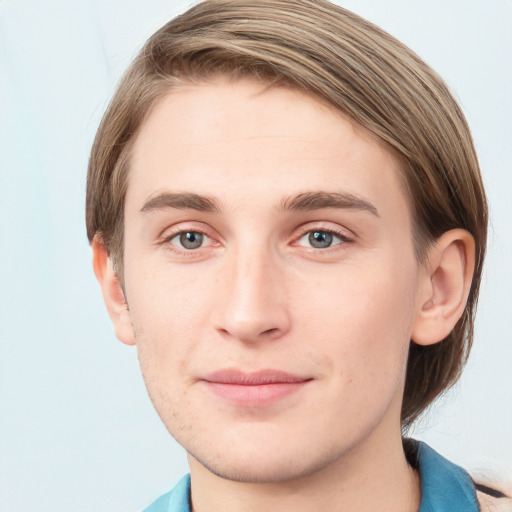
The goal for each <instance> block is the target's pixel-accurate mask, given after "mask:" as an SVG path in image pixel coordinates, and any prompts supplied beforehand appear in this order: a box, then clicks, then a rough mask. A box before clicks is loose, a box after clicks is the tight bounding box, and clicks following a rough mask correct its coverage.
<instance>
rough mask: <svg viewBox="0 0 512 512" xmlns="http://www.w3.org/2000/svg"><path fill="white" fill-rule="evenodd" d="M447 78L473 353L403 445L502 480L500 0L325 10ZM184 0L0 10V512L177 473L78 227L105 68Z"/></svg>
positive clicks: (507, 332)
mask: <svg viewBox="0 0 512 512" xmlns="http://www.w3.org/2000/svg"><path fill="white" fill-rule="evenodd" d="M340 3H341V4H342V5H344V6H345V7H347V8H349V9H352V10H354V11H355V12H358V13H359V14H361V15H363V16H365V17H367V18H368V19H370V20H371V21H374V22H376V23H377V24H379V25H381V26H382V27H383V28H385V29H386V30H388V31H389V32H391V33H392V34H393V35H395V36H397V37H398V38H399V39H401V40H403V41H404V42H405V43H406V44H408V45H409V46H411V47H412V48H413V49H414V50H416V51H417V52H418V53H419V54H420V56H422V57H423V58H424V59H425V60H427V62H429V63H430V64H431V65H432V66H433V67H434V68H435V69H436V70H437V71H439V72H440V74H441V75H442V76H444V77H445V79H446V80H447V81H448V83H449V84H450V86H451V87H452V88H453V90H454V91H455V93H456V95H457V97H458V98H459V99H460V102H461V104H462V107H463V109H464V111H465V113H466V115H467V117H468V120H469V123H470V125H471V126H472V128H473V134H474V138H475V141H476V145H477V148H478V151H479V155H480V159H481V164H482V170H483V174H484V180H485V182H486V185H487V190H488V194H489V200H490V205H491V219H492V227H491V232H490V248H489V256H488V260H487V270H486V274H485V279H484V284H483V289H482V295H481V302H480V311H479V316H478V324H477V330H476V343H475V346H474V350H473V354H472V357H471V360H470V363H469V365H468V368H467V371H466V373H465V375H464V377H463V379H462V381H461V383H460V385H459V386H458V387H457V388H456V389H455V390H454V391H453V392H451V393H449V394H448V395H447V397H446V398H445V399H443V400H442V401H441V402H440V403H439V405H438V406H436V407H435V408H434V409H433V411H432V412H431V414H430V415H429V416H428V417H427V418H426V419H425V420H424V421H423V422H421V423H420V425H419V426H418V428H417V429H416V435H417V436H419V437H421V438H423V439H426V440H428V441H429V442H430V443H431V444H432V445H433V446H434V447H435V448H437V449H438V450H439V451H441V452H442V453H443V454H445V455H447V456H448V457H450V458H452V459H453V460H455V461H457V462H459V463H460V464H463V465H465V466H466V467H467V468H469V469H472V470H477V471H478V470H481V471H484V472H485V473H491V474H492V472H494V471H501V472H504V473H507V472H508V474H509V476H511V477H512V371H511V368H512V336H511V319H512V298H511V297H512V294H511V290H512V270H511V266H512V263H511V262H512V229H511V227H510V223H511V221H512V200H511V195H512V123H511V119H512V98H511V95H512V92H511V91H512V86H511V84H512V30H511V27H512V2H511V1H510V0H493V1H483V0H481V1H476V0H473V1H472V0H450V2H446V1H444V0H429V1H405V0H403V1H400V0H387V1H385V2H384V1H382V0H352V1H341V2H340ZM183 6H186V4H184V3H183V2H180V1H178V2H176V1H173V0H168V1H157V0H150V1H147V0H146V1H142V0H140V1H98V0H97V1H93V0H89V1H78V0H75V1H70V0H68V1H65V0H61V1H45V2H36V1H32V2H28V1H23V0H0V510H2V511H5V512H26V511H29V510H30V511H32V512H82V511H83V512H86V511H87V512H91V511H94V512H107V511H108V512H116V511H126V512H130V511H132V512H136V511H138V510H140V509H142V508H143V507H144V506H145V505H146V504H148V503H149V502H150V501H152V500H153V499H154V498H155V497H157V496H158V495H159V494H160V493H163V492H165V491H166V490H168V489H169V488H170V487H171V486H172V485H173V484H174V482H176V481H177V480H178V478H179V477H180V476H181V475H182V474H183V473H184V472H185V471H186V460H185V456H184V453H183V451H182V450H181V448H180V447H178V446H177V445H176V444H175V443H174V441H172V440H171V438H170V437H169V435H168V434H167V432H166V430H165V428H164V427H163V426H162V425H161V423H160V420H159V419H158V417H157V415H156V413H155V412H154V411H153V408H152V406H151V404H150V402H149V399H148V398H147V396H146V392H145V389H144V385H143V382H142V379H141V377H140V374H139V369H138V364H137V360H136V353H135V351H134V349H131V348H128V347H126V346H124V345H122V344H121V343H119V342H118V341H117V340H116V339H115V337H114V335H113V330H112V328H111V326H110V323H109V320H108V318H107V315H106V312H105V311H104V307H103V303H102V299H101V296H100V292H99V287H98V286H97V284H96V282H95V280H94V277H93V273H92V270H91V265H90V249H89V247H88V243H87V239H86V235H85V228H84V190H85V174H86V166H87V158H88V152H89V149H90V145H91V142H92V138H93V136H94V132H95V129H96V127H97V125H98V123H99V120H100V117H101V115H102V113H103V110H104V108H105V107H106V104H107V102H108V99H109V98H110V96H111V94H112V92H113V89H114V87H115V84H116V82H117V81H118V79H119V77H120V74H121V73H122V71H123V70H124V69H125V67H126V66H127V65H128V63H129V61H130V60H131V59H132V58H133V56H134V55H135V53H136V51H137V50H138V49H139V48H140V46H141V45H142V44H143V42H144V41H145V39H146V38H147V37H148V36H149V35H151V33H152V32H153V31H154V30H155V29H157V28H158V27H159V26H160V25H161V24H163V23H164V22H165V21H167V20H168V19H169V17H171V16H172V15H174V14H175V13H176V12H178V11H179V10H181V9H182V7H183Z"/></svg>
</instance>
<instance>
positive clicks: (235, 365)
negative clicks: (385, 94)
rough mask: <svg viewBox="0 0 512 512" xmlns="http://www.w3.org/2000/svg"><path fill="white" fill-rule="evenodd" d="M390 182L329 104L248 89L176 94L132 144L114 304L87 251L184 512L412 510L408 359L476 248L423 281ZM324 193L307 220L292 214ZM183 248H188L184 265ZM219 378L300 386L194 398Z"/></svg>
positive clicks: (436, 326) (109, 284) (462, 245)
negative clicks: (173, 464) (131, 354)
mask: <svg viewBox="0 0 512 512" xmlns="http://www.w3.org/2000/svg"><path fill="white" fill-rule="evenodd" d="M399 165H400V162H399V161H398V159H397V158H396V157H395V156H394V155H393V153H392V152H391V151H390V150H389V149H388V148H387V147H386V146H385V145H384V143H382V142H380V141H379V140H378V139H377V138H376V137H374V136H373V135H372V134H370V133H369V132H368V131H366V130H365V129H364V128H362V127H361V126H359V125H357V124H355V123H353V122H352V121H350V120H349V119H347V118H346V117H344V116H343V115H342V114H341V113H339V112H337V111H334V110H333V109H332V108H330V107H329V106H326V105H324V104H322V103H320V102H319V101H318V100H316V99H314V98H311V97H309V96H306V95H304V94H302V93H300V92H298V91H295V90H291V89H286V88H270V89H269V88H268V87H265V86H263V85H262V84H261V83H258V82H256V81H252V80H237V81H229V80H227V79H226V78H223V77H217V78H215V79H212V80H210V81H208V82H207V83H202V84H200V85H186V86H182V87H179V88H178V89H176V90H174V91H172V92H171V93H169V94H168V95H167V96H166V97H165V98H164V99H163V100H162V101H160V103H159V104H157V105H156V107H155V108H154V110H153V111H152V113H151V115H150V116H149V118H148V120H147V122H146V123H145V125H144V126H143V127H142V129H141V131H140V134H139V135H138V138H137V140H136V143H135V146H134V148H133V153H132V159H131V165H130V175H129V186H128V192H127V196H126V203H125V251H124V275H123V284H124V293H123V291H121V288H120V286H119V281H118V279H117V276H116V275H115V272H114V271H113V269H112V266H111V264H110V260H109V258H108V254H107V253H106V251H105V250H104V248H103V246H102V244H101V241H99V240H96V241H95V243H94V244H93V250H94V265H95V270H96V275H97V276H98V279H99V281H100V283H101V285H102V288H103V292H104V296H105V301H106V303H107V307H108V309H109V312H110V314H111V317H112V320H113V322H114V326H115V328H116V333H117V336H118V337H119V339H121V341H123V342H125V343H128V344H136V345H137V350H138V354H139V359H140V364H141V368H142V372H143V376H144V379H145V382H146V385H147V388H148V391H149V394H150V396H151V399H152V401H153V403H154V405H155V408H156V410H157V411H158V413H159V414H160V416H161V418H162V420H163V421H164V423H165V425H166V426H167V428H168V429H169V432H170V433H171V434H172V435H173V436H174V437H175V438H176V439H177V441H178V442H179V443H180V444H181V445H182V446H184V448H185V449H186V450H187V452H188V454H189V463H190V469H191V477H192V503H193V506H194V510H195V511H196V512H197V511H199V512H205V511H207V510H208V511H216V510H223V511H230V510H233V511H234V510H237V511H243V510H264V509H270V508H271V507H272V508H274V509H277V510H294V511H306V510H308V511H312V510H324V511H330V510H332V511H335V510H336V511H338V510H358V511H365V510H368V511H370V510H380V511H386V510H389V511H391V510H393V511H400V510H404V511H406V510H410V511H412V510H417V508H418V506H419V502H420V489H419V481H418V476H417V475H416V473H415V472H414V471H413V470H412V469H411V468H410V467H409V466H408V465H407V462H406V460H405V457H404V455H403V451H402V447H401V436H400V407H401V400H402V394H403V386H404V378H405V370H406V362H407V351H408V347H409V343H410V340H411V339H414V340H415V341H417V342H418V343H423V344H430V343H435V342H437V341H440V340H441V339H443V338H444V336H446V334H447V333H448V332H449V330H450V329H451V328H452V327H453V325H454V324H455V322H456V321H457V319H458V317H460V314H461V313H462V309H463V306H464V303H465V297H467V292H468V288H469V283H468V279H469V281H470V277H471V273H472V267H471V265H472V259H471V247H472V246H471V237H470V235H469V234H467V233H466V232H464V231H462V230H454V231H452V232H449V233H447V234H445V235H444V236H443V237H442V238H441V239H440V240H439V241H438V244H436V245H435V246H434V247H433V248H432V250H431V253H430V254H429V257H428V258H427V259H426V263H425V264H424V265H419V264H418V262H417V260H416V258H415V255H414V249H413V245H412V238H411V228H412V219H411V212H410V207H409V201H408V198H407V197H406V195H405V193H404V190H403V188H402V187H401V184H400V180H399V178H398V169H399ZM319 192H321V193H322V194H323V195H321V196H318V195H316V196H314V197H313V199H314V200H315V201H316V202H317V204H316V206H317V208H315V209H306V208H305V207H304V204H302V205H300V204H299V203H300V200H299V199H300V198H303V197H304V194H318V193H319ZM176 194H180V195H179V196H176ZM190 194H194V195H193V196H190ZM325 194H331V196H329V198H330V203H329V204H328V203H326V201H325V197H326V195H325ZM335 194H336V195H335ZM197 196H201V197H202V198H203V199H201V200H199V201H198V199H197ZM319 197H320V198H323V203H322V200H319ZM204 198H207V199H204ZM297 198H299V199H297ZM333 198H334V199H335V200H333ZM340 198H341V199H343V201H341V203H340V201H339V200H340ZM320 203H322V204H320ZM293 205H295V207H293ZM314 232H317V233H320V235H319V236H320V238H321V239H322V237H323V241H324V242H325V239H327V242H326V246H324V247H313V246H312V239H311V237H310V234H312V233H314ZM185 233H191V235H189V238H190V237H191V238H192V239H194V237H195V242H196V243H197V242H198V240H200V237H201V235H199V234H202V237H203V238H202V242H201V243H200V245H198V246H197V248H186V247H184V246H183V241H184V240H185V239H184V236H185ZM198 237H199V238H198ZM330 237H332V238H330ZM185 242H186V240H185ZM313 242H314V240H313ZM315 243H316V242H315ZM329 243H330V245H329ZM224 369H236V370H238V371H241V372H244V373H250V372H255V371H259V370H262V369H272V370H279V371H283V372H287V373H289V374H292V375H294V376H299V377H300V378H301V379H304V381H305V383H304V384H303V385H302V384H301V385H299V386H298V389H297V390H296V391H294V392H292V393H291V394H289V395H286V396H284V397H283V398H280V399H278V400H276V401H272V402H269V403H265V404H263V405H255V404H253V403H252V402H251V403H249V404H242V405H240V404H234V403H233V402H232V401H229V400H226V399H225V398H223V397H222V396H219V395H218V394H217V393H215V392H214V391H213V390H212V386H211V385H210V384H209V383H208V382H205V376H207V375H209V374H211V372H217V371H220V370H224Z"/></svg>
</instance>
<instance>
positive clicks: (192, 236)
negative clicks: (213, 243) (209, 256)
mask: <svg viewBox="0 0 512 512" xmlns="http://www.w3.org/2000/svg"><path fill="white" fill-rule="evenodd" d="M180 243H181V245H182V246H183V247H185V249H197V248H198V247H201V244H202V243H203V235H202V234H201V233H194V232H193V231H187V232H186V233H181V235H180Z"/></svg>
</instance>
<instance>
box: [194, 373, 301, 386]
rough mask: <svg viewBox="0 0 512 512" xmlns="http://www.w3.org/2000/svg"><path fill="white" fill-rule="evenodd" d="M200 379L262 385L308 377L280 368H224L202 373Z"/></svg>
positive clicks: (218, 382) (219, 382)
mask: <svg viewBox="0 0 512 512" xmlns="http://www.w3.org/2000/svg"><path fill="white" fill-rule="evenodd" d="M200 380H204V381H206V382H212V383H216V384H236V385H239V386H262V385H265V384H291V383H297V382H306V381H308V380H311V378H310V377H302V376H299V375H294V374H291V373H288V372H283V371H280V370H258V371H254V372H243V371H241V370H236V369H225V370H220V371H216V372H212V373H208V374H206V375H204V376H203V377H202V378H201V379H200Z"/></svg>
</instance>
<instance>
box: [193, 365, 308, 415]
mask: <svg viewBox="0 0 512 512" xmlns="http://www.w3.org/2000/svg"><path fill="white" fill-rule="evenodd" d="M200 380H201V381H202V382H203V383H204V384H205V385H206V387H207V388H208V389H209V390H210V391H211V392H212V393H213V394H214V395H216V396H217V397H218V398H220V399H221V400H223V401H225V402H228V403H230V404H232V405H236V406H238V407H265V406H269V405H272V404H274V403H276V402H279V401H281V400H283V399H285V398H286V397H288V396H290V395H292V394H295V393H297V392H298V391H300V390H301V389H303V388H304V387H305V386H307V384H308V383H310V382H311V381H312V380H313V379H312V378H310V377H302V376H298V375H293V374H290V373H286V372H282V371H278V370H260V371H257V372H251V373H245V372H241V371H239V370H232V369H226V370H221V371H218V372H213V373H211V374H208V375H205V376H204V377H202V378H201V379H200Z"/></svg>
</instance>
